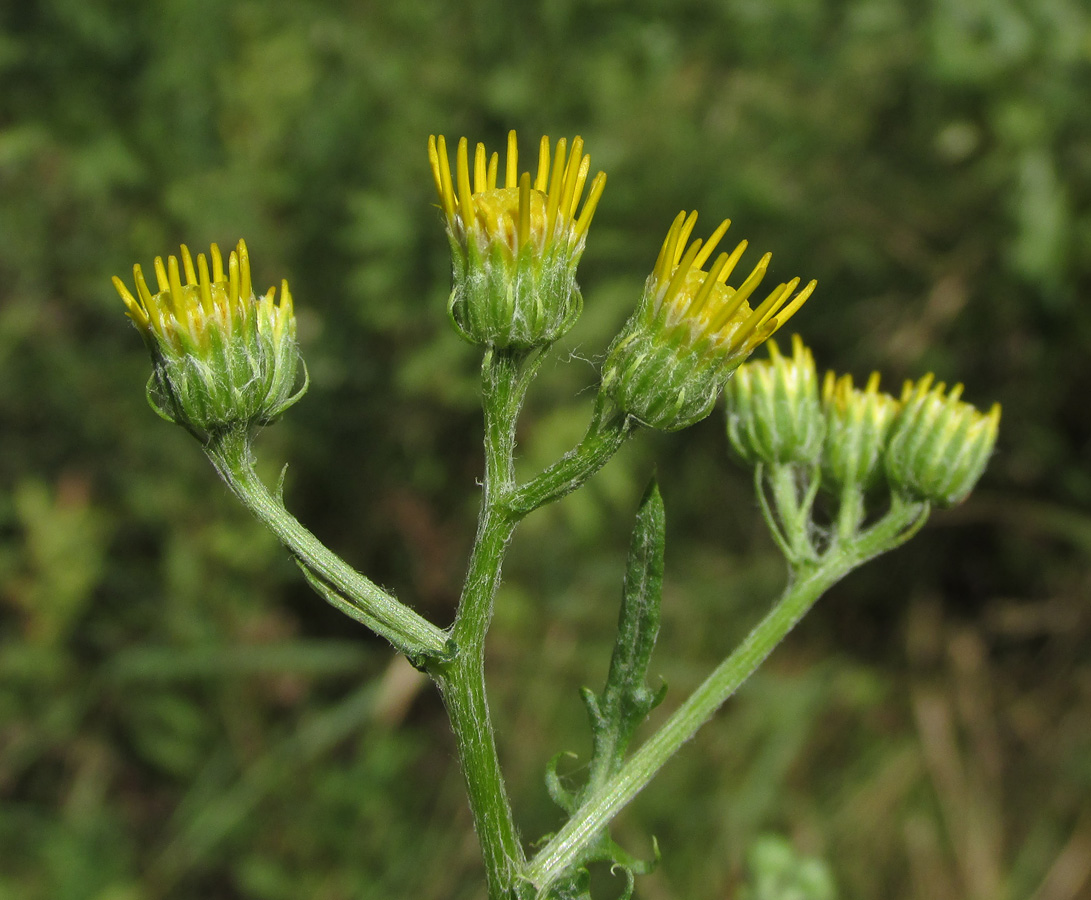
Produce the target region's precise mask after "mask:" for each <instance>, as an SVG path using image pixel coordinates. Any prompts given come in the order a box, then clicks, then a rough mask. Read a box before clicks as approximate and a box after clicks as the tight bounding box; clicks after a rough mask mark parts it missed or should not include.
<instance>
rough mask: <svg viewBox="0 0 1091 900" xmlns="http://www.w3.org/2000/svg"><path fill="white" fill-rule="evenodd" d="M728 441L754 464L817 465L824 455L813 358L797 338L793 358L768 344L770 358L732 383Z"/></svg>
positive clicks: (728, 392)
mask: <svg viewBox="0 0 1091 900" xmlns="http://www.w3.org/2000/svg"><path fill="white" fill-rule="evenodd" d="M725 397H726V400H727V436H728V439H729V440H730V441H731V446H732V447H734V448H735V452H736V453H738V454H739V456H741V457H742V458H743V460H745V461H746V462H747V463H749V464H750V465H755V464H757V463H766V464H769V465H772V464H776V463H791V462H795V463H802V464H804V465H813V464H814V463H815V462H816V461H817V460H818V457H819V454H820V453H821V451H822V437H823V434H824V431H825V422H824V419H823V416H822V406H821V404H820V402H819V399H818V374H817V372H816V371H815V365H814V357H813V356H812V355H811V351H810V350H809V349H808V348H807V347H805V346H804V345H803V340H802V339H801V338H800V336H799V335H798V334H794V335H792V355H791V356H790V357H786V356H782V355H781V353H780V349H779V348H778V347H777V344H776V341H769V359H767V360H757V361H755V362H749V363H746V365H744V366H741V367H740V368H739V370H738V371H737V372H736V373H735V376H734V377H733V378H732V379H731V381H729V382H728V384H727V389H726V391H725Z"/></svg>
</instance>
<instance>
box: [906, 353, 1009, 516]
mask: <svg viewBox="0 0 1091 900" xmlns="http://www.w3.org/2000/svg"><path fill="white" fill-rule="evenodd" d="M933 377H934V376H933V375H932V374H931V373H929V374H928V375H925V376H924V378H922V379H920V380H919V381H917V382H916V383H914V382H912V381H907V382H906V383H905V387H904V389H903V390H902V397H901V411H900V412H899V414H898V417H897V418H896V419H895V420H894V425H893V427H892V429H891V433H890V440H889V441H888V443H887V448H886V457H885V463H886V473H887V478H888V479H889V481H890V483H891V485H892V486H893V487H894V488H896V489H898V490H900V491H902V492H903V493H907V494H909V495H911V496H912V497H914V498H915V499H919V500H927V501H929V502H931V503H935V504H937V505H938V506H953V505H955V504H956V503H961V502H962V501H963V500H964V499H966V496H967V495H968V494H969V493H970V491H972V490H973V488H974V485H975V484H977V481H978V479H979V478H980V477H981V475H982V474H983V473H984V471H985V466H986V465H987V464H988V462H989V457H990V456H991V455H992V451H993V447H994V446H995V445H996V437H997V434H998V431H999V428H1000V404H999V403H994V404H993V406H992V408H991V409H990V410H989V412H988V413H987V414H986V413H982V412H980V411H979V410H978V409H977V408H976V407H975V406H973V405H972V404H970V403H965V402H963V401H962V400H961V399H960V398H961V396H962V385H961V384H956V385H955V386H954V387H953V388H951V390H950V392H946V385H945V384H944V383H943V382H942V381H941V382H940V383H939V384H937V385H935V386H934V387H933V386H932V380H933Z"/></svg>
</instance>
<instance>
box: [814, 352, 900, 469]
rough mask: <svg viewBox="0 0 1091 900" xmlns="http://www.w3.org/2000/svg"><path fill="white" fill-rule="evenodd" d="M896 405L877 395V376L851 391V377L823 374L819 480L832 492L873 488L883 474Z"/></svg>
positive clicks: (892, 399)
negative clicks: (823, 428) (823, 432)
mask: <svg viewBox="0 0 1091 900" xmlns="http://www.w3.org/2000/svg"><path fill="white" fill-rule="evenodd" d="M898 409H899V405H898V401H897V400H895V399H894V398H893V397H892V396H890V394H886V393H882V392H880V391H879V373H878V372H872V374H871V377H870V378H869V379H868V382H867V387H865V388H864V389H863V390H860V389H859V388H855V387H853V384H852V376H851V375H842V376H841V377H840V378H838V377H837V376H836V375H834V373H833V372H827V373H826V379H825V381H824V382H823V384H822V411H823V412H824V413H825V418H826V440H825V442H824V445H823V448H822V478H823V481H824V482H825V483H826V486H827V487H829V488H832V489H840V488H844V487H860V488H863V489H867V488H870V487H872V486H873V485H874V484H875V483H876V481H877V480H878V478H879V476H880V475H881V474H882V471H883V453H884V451H885V450H886V442H887V436H888V435H889V434H890V427H891V425H892V424H893V422H894V417H895V416H896V415H897V414H898Z"/></svg>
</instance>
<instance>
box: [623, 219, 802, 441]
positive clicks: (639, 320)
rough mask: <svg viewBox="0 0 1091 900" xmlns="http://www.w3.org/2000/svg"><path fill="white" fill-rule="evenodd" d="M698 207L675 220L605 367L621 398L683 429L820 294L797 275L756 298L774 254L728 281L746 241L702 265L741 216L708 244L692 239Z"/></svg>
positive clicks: (639, 414)
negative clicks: (734, 282) (755, 302)
mask: <svg viewBox="0 0 1091 900" xmlns="http://www.w3.org/2000/svg"><path fill="white" fill-rule="evenodd" d="M696 222H697V213H695V212H694V213H690V215H689V216H688V217H687V216H686V214H685V213H684V212H683V213H679V214H678V217H677V218H676V219H675V220H674V223H673V224H672V225H671V227H670V230H669V231H668V232H667V237H666V239H665V240H664V241H663V247H662V249H661V250H660V251H659V258H658V260H657V261H656V264H655V269H654V270H653V272H652V275H651V277H650V278H649V279H648V281H647V283H646V285H645V287H644V295H643V297H642V298H641V300H640V305H639V306H638V307H637V310H636V312H635V313H634V314H633V316H632V318H630V319H629V321H628V322H627V323H626V325H625V327H624V328H623V329H622V331H621V333H620V334H619V335H618V336H617V338H616V339H615V340H614V343H613V345H612V346H611V347H610V350H609V351H608V353H607V356H606V364H605V366H604V367H603V371H602V387H603V390H604V391H606V392H607V393H608V394H609V395H610V396H611V397H612V398H613V400H614V402H615V403H617V405H618V406H619V407H620V408H621V409H623V410H624V411H625V412H627V413H629V415H631V416H633V417H635V418H636V419H638V420H639V421H640V422H643V423H644V424H645V425H650V426H651V427H653V428H659V429H661V430H663V431H676V430H678V429H680V428H685V427H686V426H688V425H692V424H694V423H695V422H698V421H700V420H701V419H703V418H704V417H705V416H707V415H708V414H709V413H710V412H711V411H712V406H713V404H714V403H715V402H716V397H717V395H718V394H719V392H720V389H721V388H722V387H723V386H724V383H725V382H726V381H727V379H728V378H729V377H730V375H731V373H732V372H733V371H735V369H736V368H737V367H738V366H739V365H740V364H741V363H742V362H743V360H745V359H746V358H747V357H748V356H749V355H750V354H751V353H753V352H754V349H755V348H756V347H758V346H759V345H760V344H761V343H762V342H763V341H765V340H766V339H767V338H769V337H770V336H771V335H772V334H773V333H774V332H775V331H776V330H777V329H778V328H779V327H780V326H781V325H783V324H784V323H785V322H786V321H787V320H788V319H789V318H791V316H792V315H793V314H794V313H795V312H796V310H798V309H799V308H800V307H801V306H802V305H803V303H804V301H806V299H807V298H808V297H809V296H810V295H811V292H812V291H813V290H814V287H815V282H813V281H812V282H811V283H810V284H808V285H807V286H806V287H805V288H803V290H801V291H800V292H799V293H798V294H796V295H795V297H794V298H792V299H791V302H789V297H791V295H792V292H793V291H795V289H796V287H798V285H799V279H798V278H794V279H792V280H791V281H790V282H788V283H787V284H781V285H779V286H778V287H776V288H774V290H773V291H772V293H770V294H769V296H768V297H766V298H765V300H764V301H763V302H762V303H761V304H760V305H759V306H758V307H757V309H751V308H750V305H749V303H748V302H747V300H748V299H749V297H750V295H751V294H752V293H753V292H754V291H755V290H756V289H757V287H758V285H759V284H761V281H762V279H763V278H764V277H765V270H766V268H767V267H768V265H769V260H770V258H771V254H769V253H766V254H765V256H763V257H762V258H761V260H760V261H759V262H758V264H757V265H756V266H755V267H754V269H753V271H752V272H751V273H750V275H749V276H747V278H746V280H745V281H744V282H743V283H742V284H741V285H740V286H739V287H738V288H733V287H729V286H728V285H726V284H725V283H724V282H725V281H726V280H727V278H728V277H729V276H730V274H731V272H732V270H733V269H734V268H735V266H736V264H737V263H738V261H739V258H740V257H741V256H742V254H743V251H744V250H745V249H746V241H742V242H740V243H739V244H738V245H737V246H736V247H735V249H734V250H733V251H732V252H731V253H730V254H728V253H721V254H720V255H719V256H718V257H717V258H716V261H715V262H714V263H713V264H712V266H710V267H709V269H708V271H705V270H704V269H703V268H702V267H703V266H704V264H705V263H706V262H707V260H708V259H709V257H710V256H711V255H712V252H713V250H715V249H716V246H717V245H718V244H719V242H720V239H721V238H722V237H723V236H724V233H725V232H726V231H727V228H728V226H729V225H730V224H731V223H730V222H729V221H727V220H725V221H724V222H722V223H721V224H720V226H719V227H718V228H717V229H716V231H714V232H713V233H712V235H711V236H710V237H709V239H708V241H707V242H706V243H702V241H700V240H696V241H694V242H693V243H692V244H690V245H689V247H688V248H687V246H686V244H687V242H688V241H689V236H690V234H691V233H692V231H693V226H694V225H695V224H696Z"/></svg>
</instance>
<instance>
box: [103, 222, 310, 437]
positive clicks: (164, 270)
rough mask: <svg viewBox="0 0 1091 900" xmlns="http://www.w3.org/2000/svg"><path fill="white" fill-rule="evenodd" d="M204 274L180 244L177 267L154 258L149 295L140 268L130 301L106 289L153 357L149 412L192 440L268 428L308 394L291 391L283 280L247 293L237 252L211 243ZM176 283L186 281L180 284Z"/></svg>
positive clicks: (294, 359) (295, 355)
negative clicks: (237, 429) (278, 292)
mask: <svg viewBox="0 0 1091 900" xmlns="http://www.w3.org/2000/svg"><path fill="white" fill-rule="evenodd" d="M211 260H212V267H211V270H210V269H209V263H208V260H206V258H205V255H204V254H203V253H200V254H198V255H197V260H196V265H194V260H193V257H192V256H191V255H190V252H189V249H188V248H187V247H186V246H185V245H183V246H182V260H181V266H179V261H178V258H177V257H175V256H170V257H168V258H167V262H166V264H165V265H164V263H163V258H162V257H156V260H155V276H156V281H157V284H158V288H159V290H158V291H157V292H155V293H152V291H151V290H150V289H149V288H148V284H147V282H146V281H145V280H144V272H143V270H142V269H141V267H140V266H139V265H137V266H134V267H133V279H134V281H135V284H136V295H135V296H134V295H133V294H132V293H131V292H130V291H129V289H128V288H127V287H126V286H125V284H124V282H122V280H121V279H120V278H118V277H116V276H115V277H114V287H115V288H117V292H118V293H119V294H120V295H121V299H122V300H123V301H124V302H125V306H126V308H127V311H128V315H129V318H130V319H132V321H133V324H134V325H135V326H136V328H137V330H138V331H139V332H140V334H141V336H142V337H143V338H144V342H145V344H147V346H148V349H149V350H150V351H151V354H152V362H153V365H154V367H155V371H154V372H153V374H152V380H151V382H149V384H148V398H149V400H150V401H151V403H152V406H153V408H154V409H155V410H156V411H157V412H159V413H160V415H162V416H163V417H164V418H166V419H168V420H170V421H171V422H176V423H178V424H180V425H183V426H184V427H185V428H187V429H188V430H189V431H190V432H192V433H193V434H195V435H196V436H197V437H198V438H200V439H201V440H205V439H207V438H208V436H209V435H211V434H213V433H216V432H219V431H222V430H224V429H227V428H230V427H233V426H236V425H243V426H245V427H252V426H255V425H264V424H267V423H269V422H271V421H273V420H274V419H275V418H276V417H277V416H279V415H280V414H281V413H282V412H283V411H284V410H285V409H287V408H288V407H289V406H291V405H292V404H293V403H295V402H296V400H298V399H299V398H300V397H301V396H302V395H303V393H304V391H305V390H306V388H307V385H306V383H304V385H303V387H302V388H300V389H299V390H298V391H295V390H294V389H295V384H296V377H297V373H298V366H299V361H300V356H299V350H298V347H297V346H296V336H295V335H296V323H295V314H294V311H293V307H292V295H291V293H290V292H289V291H288V282H287V281H282V282H281V296H280V302H279V303H277V302H276V299H275V293H276V289H275V288H270V289H269V290H268V292H266V293H265V294H264V295H263V296H261V297H256V296H255V295H254V289H253V285H252V282H251V279H250V257H249V255H248V254H247V251H246V244H245V243H244V242H243V241H239V243H238V246H237V247H236V249H235V250H234V251H232V253H231V255H230V257H229V258H228V263H227V269H226V271H225V269H224V261H223V257H222V256H221V254H220V249H219V247H217V246H216V245H215V244H213V245H212V250H211ZM183 274H184V275H185V283H183V282H182V276H183Z"/></svg>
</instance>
